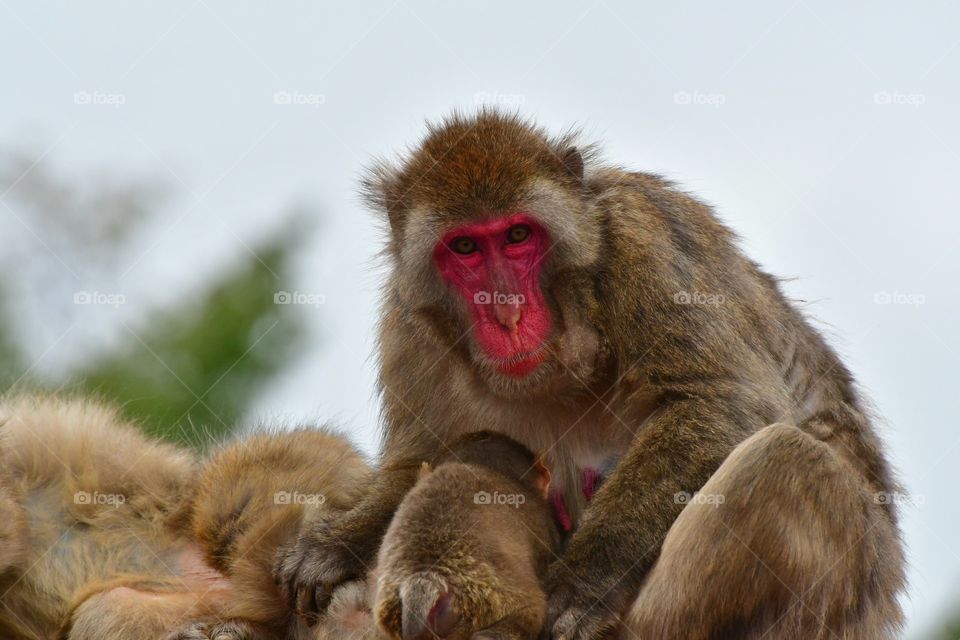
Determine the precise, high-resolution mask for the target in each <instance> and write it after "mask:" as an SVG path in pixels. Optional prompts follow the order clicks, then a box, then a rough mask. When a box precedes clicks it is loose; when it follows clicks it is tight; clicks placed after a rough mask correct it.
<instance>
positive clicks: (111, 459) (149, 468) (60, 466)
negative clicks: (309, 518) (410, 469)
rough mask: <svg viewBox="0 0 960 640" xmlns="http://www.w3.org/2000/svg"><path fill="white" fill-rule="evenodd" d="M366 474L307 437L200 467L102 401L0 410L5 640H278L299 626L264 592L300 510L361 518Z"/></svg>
mask: <svg viewBox="0 0 960 640" xmlns="http://www.w3.org/2000/svg"><path fill="white" fill-rule="evenodd" d="M367 474H368V468H367V466H366V464H365V463H364V461H363V460H362V458H361V457H360V456H359V455H358V454H357V453H356V451H355V450H354V449H353V448H352V447H350V446H349V445H348V444H347V443H346V442H345V441H344V440H343V439H342V438H340V437H339V436H336V435H334V434H331V433H328V432H325V431H321V430H309V429H300V430H296V431H291V432H287V433H277V434H275V435H260V436H254V437H251V438H248V439H245V440H240V441H238V442H236V443H233V444H231V445H229V446H226V447H225V448H223V449H222V450H220V451H218V452H217V453H215V454H214V455H213V456H212V458H211V459H210V460H208V461H206V462H205V463H201V462H200V461H198V460H197V459H196V458H195V456H194V455H193V454H192V453H190V452H188V451H186V450H183V449H179V448H177V447H174V446H171V445H168V444H161V443H158V442H154V441H151V440H149V439H147V438H145V437H144V436H143V435H142V433H141V432H140V430H139V429H138V428H137V427H136V426H135V425H132V424H130V423H128V422H126V421H124V420H122V419H121V418H120V417H119V416H118V415H117V414H116V413H115V412H114V411H113V410H112V409H110V408H108V407H105V406H102V405H100V404H97V403H92V402H87V401H81V400H61V399H56V398H40V397H15V398H8V399H6V400H4V401H2V402H0V637H3V638H5V639H7V638H8V639H10V640H27V639H30V640H35V639H37V638H62V639H64V640H66V639H69V640H144V639H145V638H151V639H156V640H162V639H163V638H169V639H171V640H206V639H208V638H210V639H214V638H215V639H216V640H253V639H257V640H273V639H277V640H279V639H280V638H286V637H288V635H287V634H288V632H291V631H296V629H297V628H298V627H302V625H301V624H300V623H298V622H295V621H296V618H295V616H292V615H291V614H292V612H291V610H290V609H289V607H287V606H286V602H285V600H283V599H282V598H281V597H280V593H279V592H278V590H277V587H276V585H275V584H274V583H273V581H272V580H271V579H270V576H271V572H272V569H273V563H274V558H275V554H276V550H277V548H278V547H279V546H280V545H281V544H282V543H284V542H286V541H287V539H288V538H289V537H291V535H295V533H296V531H297V528H298V526H299V522H300V519H301V517H302V515H303V512H304V510H305V509H306V510H311V511H314V512H315V515H316V516H319V515H320V514H330V513H332V512H336V511H338V510H339V511H343V510H345V509H346V508H347V507H349V506H351V505H352V503H353V501H354V500H355V499H356V498H357V495H358V494H359V492H360V491H361V486H362V484H363V482H364V481H365V480H366V477H367Z"/></svg>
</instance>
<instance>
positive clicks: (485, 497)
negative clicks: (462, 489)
mask: <svg viewBox="0 0 960 640" xmlns="http://www.w3.org/2000/svg"><path fill="white" fill-rule="evenodd" d="M526 501H527V496H525V495H523V494H522V493H500V492H499V491H494V492H493V493H490V492H489V491H477V492H476V493H475V494H473V504H480V505H507V506H511V507H513V508H514V509H519V508H520V505H522V504H524V503H526Z"/></svg>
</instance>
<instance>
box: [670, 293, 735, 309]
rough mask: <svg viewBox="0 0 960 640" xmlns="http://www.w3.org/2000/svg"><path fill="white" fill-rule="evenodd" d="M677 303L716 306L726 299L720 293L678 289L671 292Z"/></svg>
mask: <svg viewBox="0 0 960 640" xmlns="http://www.w3.org/2000/svg"><path fill="white" fill-rule="evenodd" d="M673 301H674V302H675V303H677V304H702V305H708V306H714V307H718V306H720V305H722V304H723V303H725V302H726V301H727V298H726V296H724V295H723V294H722V293H704V292H703V291H678V292H676V293H675V294H673Z"/></svg>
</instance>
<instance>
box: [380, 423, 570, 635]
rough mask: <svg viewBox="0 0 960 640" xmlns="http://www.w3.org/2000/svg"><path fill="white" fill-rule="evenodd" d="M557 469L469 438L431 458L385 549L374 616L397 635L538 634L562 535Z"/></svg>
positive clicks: (482, 438)
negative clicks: (553, 494) (553, 490)
mask: <svg viewBox="0 0 960 640" xmlns="http://www.w3.org/2000/svg"><path fill="white" fill-rule="evenodd" d="M549 486H550V473H549V471H548V470H547V468H546V467H545V466H544V464H543V462H542V459H541V458H540V457H539V456H536V455H534V454H533V453H532V452H531V451H530V450H529V449H527V448H526V447H525V446H523V445H522V444H520V443H519V442H517V441H515V440H512V439H511V438H508V437H507V436H505V435H502V434H498V433H493V432H489V431H481V432H475V433H470V434H467V435H465V436H463V437H461V438H459V439H458V440H456V441H455V442H453V443H452V444H451V445H450V448H449V449H448V450H446V451H443V452H441V454H440V455H439V457H438V458H437V459H435V460H434V464H433V467H432V468H431V466H429V465H427V464H426V463H424V466H423V468H422V471H421V474H420V479H419V480H418V481H417V484H416V485H415V486H414V488H413V489H412V490H411V491H410V493H408V494H407V496H406V498H404V500H403V502H402V503H401V505H400V508H399V510H398V511H397V514H396V516H395V517H394V518H393V522H392V523H391V524H390V527H389V529H388V530H387V533H386V537H385V538H384V541H383V545H382V547H381V548H380V553H379V558H378V563H377V568H376V571H375V575H376V597H375V603H374V608H373V610H374V615H375V618H376V622H377V624H378V626H379V627H380V629H381V630H382V631H383V632H384V633H385V634H386V635H387V636H388V637H389V638H395V639H399V638H402V639H403V640H427V639H432V638H437V637H439V638H449V639H451V640H460V639H472V640H481V639H491V640H492V639H494V638H496V639H498V640H499V639H503V640H506V639H512V638H516V639H529V638H535V637H537V635H538V634H539V633H540V629H541V627H542V626H543V623H544V616H545V614H546V596H545V594H544V591H543V587H542V585H541V582H540V578H541V576H542V575H543V573H544V571H545V570H546V568H547V566H548V564H549V563H550V562H551V561H552V560H554V559H555V558H556V556H555V554H556V553H557V551H558V547H559V542H560V533H559V529H558V527H557V525H556V524H555V520H554V518H553V514H552V511H551V509H550V507H549V505H548V502H547V499H546V496H547V491H548V489H549Z"/></svg>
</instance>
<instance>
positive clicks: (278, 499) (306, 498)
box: [273, 491, 327, 506]
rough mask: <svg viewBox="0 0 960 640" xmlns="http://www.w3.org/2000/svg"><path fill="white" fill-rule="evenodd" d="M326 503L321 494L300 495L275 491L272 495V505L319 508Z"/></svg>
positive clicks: (292, 492)
mask: <svg viewBox="0 0 960 640" xmlns="http://www.w3.org/2000/svg"><path fill="white" fill-rule="evenodd" d="M326 501H327V496H325V495H324V494H322V493H300V492H299V491H277V492H276V493H274V494H273V504H286V505H304V506H319V505H321V504H323V503H325V502H326Z"/></svg>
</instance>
